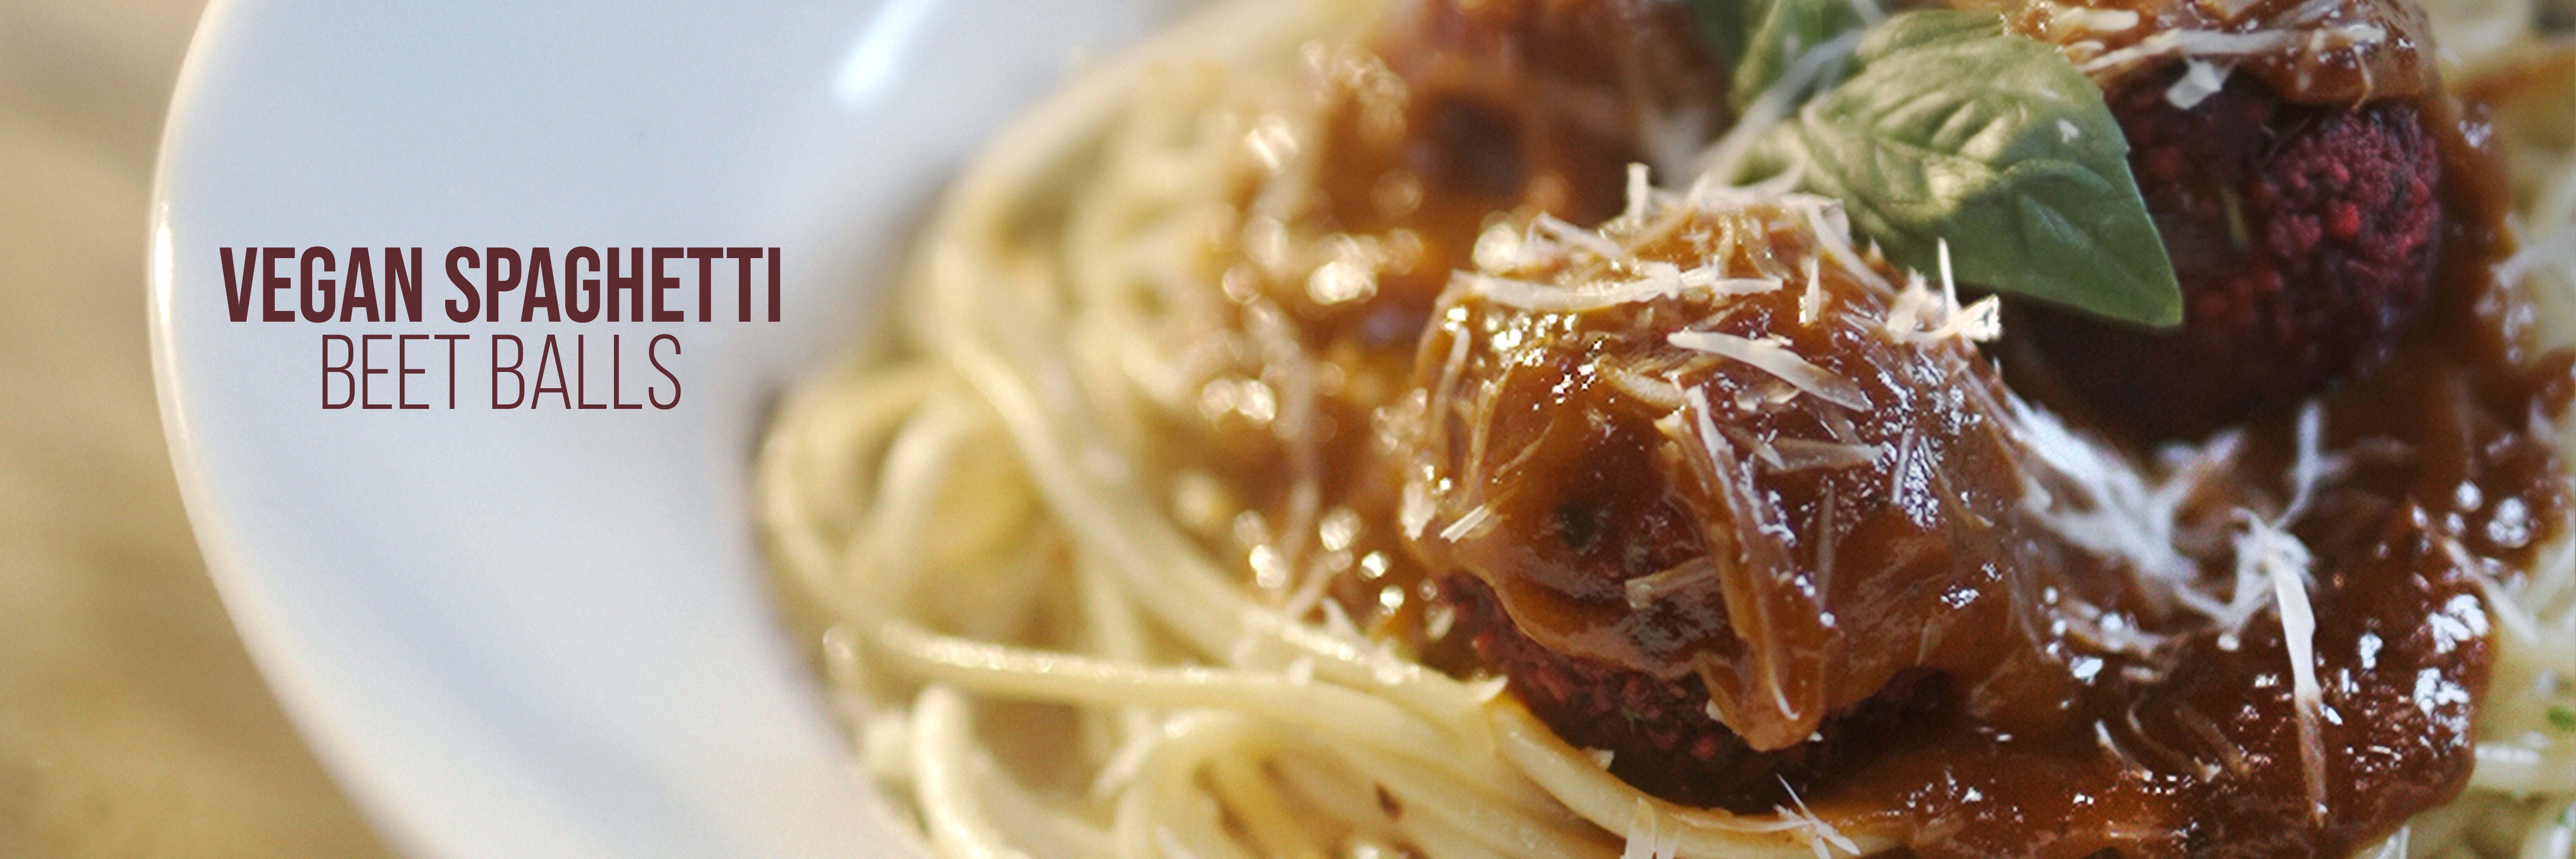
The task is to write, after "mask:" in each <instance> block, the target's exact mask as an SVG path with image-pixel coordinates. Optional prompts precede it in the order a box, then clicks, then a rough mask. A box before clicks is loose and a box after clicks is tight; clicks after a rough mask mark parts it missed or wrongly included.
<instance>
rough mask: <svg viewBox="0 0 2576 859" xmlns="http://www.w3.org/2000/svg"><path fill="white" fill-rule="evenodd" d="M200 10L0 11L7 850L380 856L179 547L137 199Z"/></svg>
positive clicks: (145, 1) (183, 524) (28, 854)
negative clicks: (147, 325) (147, 320)
mask: <svg viewBox="0 0 2576 859" xmlns="http://www.w3.org/2000/svg"><path fill="white" fill-rule="evenodd" d="M199 5H200V2H199V0H60V2H50V0H37V2H26V0H0V857H5V859H67V858H68V857H83V859H86V857H308V856H310V857H338V856H359V857H367V856H383V855H386V853H387V851H386V849H385V848H384V846H383V845H382V844H381V843H379V842H378V841H377V840H376V838H375V836H374V835H373V834H372V833H371V832H370V831H369V830H368V828H367V825H366V823H365V821H364V820H362V819H361V818H360V817H359V816H358V814H357V813H356V812H355V811H354V810H353V809H351V808H350V806H349V802H348V800H347V799H346V798H344V797H343V796H342V795H341V794H340V792H339V789H338V788H337V787H336V786H334V785H333V784H332V782H331V780H330V778H329V777H328V776H327V775H325V774H324V773H323V772H322V769H321V767H320V766H319V765H318V764H316V763H315V762H314V759H313V755H312V754H311V753H310V752H309V751H307V750H306V749H305V747H304V744H303V742H302V740H300V739H299V738H298V737H297V736H296V735H295V732H294V729H293V728H292V727H290V726H289V725H288V724H287V721H286V719H285V716H284V715H283V714H282V713H280V712H279V710H278V706H277V704H276V702H275V700H274V699H272V698H271V697H270V695H269V692H268V689H267V687H266V686H264V685H263V684H262V683H261V682H260V679H259V676H258V674H257V672H256V671H255V670H254V669H253V668H252V666H251V663H250V659H249V657H248V656H247V655H245V654H244V653H243V651H242V646H241V643H240V641H239V639H237V638H236V637H235V636H234V634H233V630H232V626H231V624H230V623H229V622H228V621H227V620H226V619H225V617H224V612H223V607H222V605H221V604H220V603H219V602H218V601H217V600H216V596H215V591H214V588H213V586H212V584H211V583H210V582H208V581H207V579H206V574H205V568H204V566H203V565H202V563H201V562H200V561H199V559H198V557H197V549H196V543H195V541H194V539H193V538H192V537H190V535H189V533H188V523H187V519H186V516H185V514H184V513H183V512H182V511H181V509H180V506H179V493H178V488H177V486H176V485H175V484H174V483H173V481H172V478H171V474H170V461H169V456H168V453H167V450H166V448H164V447H163V444H162V438H161V423H160V417H159V414H158V412H157V411H156V407H155V405H154V399H153V391H152V368H151V362H150V357H149V347H148V345H147V342H146V335H145V331H144V282H143V276H144V274H143V273H144V207H145V201H146V198H147V196H148V195H149V194H150V192H151V186H152V161H153V152H154V149H155V147H156V146H157V145H158V143H159V139H160V134H161V117H162V113H163V110H164V109H165V107H166V106H167V105H168V103H169V97H170V88H171V84H172V82H173V81H174V79H175V78H176V76H177V74H178V70H179V60H180V57H181V56H182V55H183V54H185V52H186V50H187V45H188V36H189V33H190V32H191V31H192V30H193V29H194V28H195V26H196V21H197V13H198V9H199Z"/></svg>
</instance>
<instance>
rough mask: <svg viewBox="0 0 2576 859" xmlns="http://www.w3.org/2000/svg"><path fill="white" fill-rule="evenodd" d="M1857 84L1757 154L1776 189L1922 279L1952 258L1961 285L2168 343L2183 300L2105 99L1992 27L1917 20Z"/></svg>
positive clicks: (1929, 17)
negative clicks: (1779, 185)
mask: <svg viewBox="0 0 2576 859" xmlns="http://www.w3.org/2000/svg"><path fill="white" fill-rule="evenodd" d="M1856 59H1857V61H1858V62H1859V64H1860V65H1859V69H1858V71H1857V72H1856V73H1855V74H1853V75H1852V76H1850V77H1849V78H1846V79H1845V80H1844V81H1843V82H1842V83H1841V84H1839V85H1837V86H1835V87H1834V88H1833V89H1832V90H1829V91H1827V92H1825V93H1824V94H1823V95H1821V96H1818V97H1817V98H1816V99H1814V100H1813V101H1810V102H1808V103H1807V104H1806V105H1805V106H1804V107H1803V108H1801V109H1800V110H1799V113H1798V115H1797V117H1796V118H1795V119H1794V120H1793V121H1788V122H1783V123H1782V124H1781V125H1780V126H1779V127H1778V128H1776V129H1773V131H1772V132H1771V134H1770V135H1769V136H1768V137H1766V138H1765V139H1764V140H1763V142H1762V143H1761V145H1760V146H1758V147H1757V149H1756V152H1755V158H1754V159H1753V167H1754V169H1755V170H1756V171H1758V172H1762V173H1770V172H1776V171H1779V170H1786V169H1792V168H1801V167H1802V168H1803V172H1802V173H1801V174H1800V175H1801V177H1802V178H1801V180H1800V181H1801V184H1802V185H1803V186H1804V187H1806V188H1807V189H1808V190H1811V191H1814V192H1816V193H1819V194H1824V195H1827V196H1832V197H1839V198H1841V199H1842V200H1843V201H1844V202H1845V204H1846V205H1847V206H1848V207H1849V209H1850V213H1851V217H1852V225H1853V227H1854V228H1856V229H1857V230H1858V231H1859V232H1860V233H1862V234H1863V235H1866V236H1868V237H1870V238H1872V239H1874V240H1876V241H1877V242H1878V243H1879V246H1880V247H1881V248H1882V249H1884V250H1885V251H1886V253H1887V254H1888V256H1889V258H1891V259H1893V260H1895V261H1896V262H1897V263H1898V264H1901V265H1904V266H1907V267H1910V268H1913V269H1915V270H1918V271H1931V270H1933V268H1934V266H1935V265H1936V262H1935V260H1936V257H1937V253H1938V251H1937V246H1938V243H1939V242H1940V241H1942V240H1945V239H1946V240H1947V241H1948V242H1949V245H1950V255H1951V259H1952V262H1953V266H1954V269H1955V271H1956V274H1957V276H1958V278H1959V279H1960V280H1963V281H1967V282H1970V283H1976V284H1981V285H1984V286H1988V287H1992V288H1995V289H2000V290H2005V291H2008V292H2015V293H2019V294H2022V295H2026V296H2029V297H2032V298H2037V299H2042V300H2046V301H2051V302H2056V303H2059V304H2063V305H2067V306H2069V307H2073V308H2076V309H2078V310H2084V311H2088V312H2091V313H2095V314H2099V315H2102V316H2107V317H2110V318H2113V319H2119V320H2125V321H2129V322H2134V323H2138V324H2142V325H2148V326H2154V327H2167V326H2172V325H2175V324H2179V323H2180V322H2181V321H2182V292H2181V289H2180V287H2179V286H2177V285H2176V283H2175V281H2174V274H2173V263H2172V261H2171V260H2170V259H2168V258H2167V257H2166V255H2165V249H2164V243H2163V240H2162V239H2161V238H2159V237H2158V235H2157V233H2156V226H2155V222H2154V221H2153V220H2151V219H2150V218H2149V217H2148V216H2147V208H2146V203H2145V201H2144V200H2143V199H2141V198H2140V196H2139V194H2138V187H2137V182H2136V180H2135V179H2134V178H2132V177H2131V176H2130V175H2129V166H2128V159H2127V156H2128V150H2129V144H2128V140H2127V139H2126V138H2125V137H2123V136H2122V135H2121V133H2120V127H2119V125H2118V124H2117V123H2116V122H2114V121H2113V120H2112V118H2111V111H2110V108H2109V107H2108V106H2107V105H2105V104H2103V101H2102V93H2101V90H2099V89H2097V88H2095V87H2094V85H2093V83H2092V82H2091V81H2089V80H2086V79H2085V77H2084V75H2083V74H2082V73H2081V72H2078V71H2076V69H2075V67H2074V65H2073V64H2071V63H2068V62H2067V61H2066V59H2065V58H2064V57H2061V56H2059V55H2058V53H2057V52H2056V51H2055V50H2053V49H2051V48H2049V47H2048V46H2046V45H2043V44H2040V43H2039V42H2036V41H2033V40H2030V39H2025V38H2021V37H2018V36H2012V35H2007V34H2005V33H2004V32H2003V31H2002V23H2001V21H2000V20H1998V19H1997V18H1996V16H1995V15H1994V14H1992V13H1976V12H1965V11H1951V10H1934V11H1922V12H1909V13H1905V14H1902V15H1897V16H1895V17H1892V18H1889V19H1888V20H1887V21H1886V22H1885V23H1883V24H1881V25H1879V26H1878V27H1877V28H1875V29H1873V30H1871V31H1870V33H1869V35H1868V36H1867V37H1866V38H1865V39H1864V40H1863V41H1862V42H1861V45H1860V49H1859V52H1858V54H1857V56H1856Z"/></svg>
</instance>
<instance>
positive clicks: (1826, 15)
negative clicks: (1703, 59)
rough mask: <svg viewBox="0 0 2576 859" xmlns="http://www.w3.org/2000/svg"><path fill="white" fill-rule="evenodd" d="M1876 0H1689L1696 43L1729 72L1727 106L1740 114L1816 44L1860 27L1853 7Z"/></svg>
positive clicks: (1857, 13)
mask: <svg viewBox="0 0 2576 859" xmlns="http://www.w3.org/2000/svg"><path fill="white" fill-rule="evenodd" d="M1875 2H1876V0H1691V12H1692V19H1693V20H1695V21H1697V22H1698V24H1699V32H1700V41H1701V43H1702V44H1705V45H1707V46H1708V50H1709V56H1710V57H1711V58H1712V59H1714V60H1716V61H1717V65H1718V67H1719V68H1724V69H1727V70H1728V79H1727V101H1728V102H1729V103H1730V104H1733V105H1734V106H1735V109H1736V110H1739V111H1741V110H1743V109H1744V108H1745V107H1746V106H1747V105H1750V104H1752V103H1753V100H1754V99H1757V98H1760V97H1762V93H1763V91H1765V90H1768V89H1770V88H1771V85H1772V84H1773V83H1776V82H1778V81H1779V80H1780V75H1781V73H1783V72H1786V71H1788V69H1789V64H1790V63H1793V62H1796V61H1797V59H1798V57H1799V56H1800V55H1803V54H1805V53H1806V52H1807V51H1808V50H1810V49H1812V48H1814V47H1816V46H1817V45H1821V44H1824V43H1826V42H1829V41H1832V40H1833V39H1834V37H1836V36H1840V35H1842V34H1844V33H1848V32H1851V31H1854V30H1858V29H1860V28H1861V26H1862V25H1863V23H1864V22H1863V21H1862V20H1861V10H1860V7H1859V6H1857V5H1855V4H1856V3H1875Z"/></svg>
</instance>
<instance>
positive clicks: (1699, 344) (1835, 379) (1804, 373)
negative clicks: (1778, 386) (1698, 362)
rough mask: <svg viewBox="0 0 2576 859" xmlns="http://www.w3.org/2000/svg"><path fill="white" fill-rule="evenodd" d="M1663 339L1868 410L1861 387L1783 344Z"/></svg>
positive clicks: (1706, 336)
mask: <svg viewBox="0 0 2576 859" xmlns="http://www.w3.org/2000/svg"><path fill="white" fill-rule="evenodd" d="M1664 339H1665V341H1666V342H1669V343H1671V344H1673V345H1675V346H1679V347H1681V348H1684V349H1689V350H1692V351H1695V352H1706V353H1709V354H1711V355H1716V356H1719V357H1723V358H1731V359H1734V360H1736V361H1739V362H1742V363H1744V364H1746V365H1748V366H1751V367H1753V368H1754V369H1757V370H1761V371H1763V372H1765V373H1769V374H1771V375H1772V376H1775V377H1777V378H1779V379H1780V381H1783V382H1787V383H1789V384H1790V386H1791V387H1795V388H1797V389H1798V390H1799V391H1801V392H1804V393H1807V394H1812V395H1814V396H1815V397H1816V398H1817V399H1820V400H1824V401H1825V402H1829V403H1833V404H1834V405H1838V406H1842V407H1843V408H1847V409H1851V410H1854V411H1868V410H1869V395H1868V394H1867V393H1865V392H1863V391H1861V389H1860V386H1859V385H1857V384H1854V383H1853V382H1852V380H1850V379H1846V378H1843V377H1841V376H1838V375H1835V374H1833V373H1832V372H1831V371H1828V370H1826V369H1824V368H1822V367H1818V366H1816V365H1814V364H1811V363H1808V362H1807V359H1805V358H1801V357H1799V356H1798V354H1797V353H1795V352H1791V351H1789V348H1788V347H1787V346H1786V345H1783V342H1782V341H1780V340H1777V339H1763V340H1754V339H1750V338H1745V337H1738V336H1735V335H1733V334H1728V333H1725V332H1722V331H1676V332H1673V333H1672V334H1671V335H1670V336H1668V337H1665V338H1664Z"/></svg>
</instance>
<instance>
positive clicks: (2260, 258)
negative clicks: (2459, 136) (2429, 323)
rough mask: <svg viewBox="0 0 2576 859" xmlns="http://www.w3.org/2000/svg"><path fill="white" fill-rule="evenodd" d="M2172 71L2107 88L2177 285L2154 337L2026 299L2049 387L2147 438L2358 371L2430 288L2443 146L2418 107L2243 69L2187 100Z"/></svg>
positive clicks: (2021, 317)
mask: <svg viewBox="0 0 2576 859" xmlns="http://www.w3.org/2000/svg"><path fill="white" fill-rule="evenodd" d="M2180 74H2181V69H2180V67H2179V66H2177V67H2176V68H2175V69H2173V70H2171V71H2170V72H2169V73H2167V74H2164V75H2161V76H2157V75H2149V76H2145V77H2143V78H2142V79H2141V80H2140V82H2139V83H2136V84H2133V85H2130V86H2128V87H2126V88H2125V89H2122V90H2120V91H2116V92H2112V93H2110V94H2109V102H2110V107H2111V112H2112V114H2113V115H2114V116H2115V117H2117V118H2118V120H2119V123H2120V129H2121V130H2122V131H2123V132H2125V133H2126V134H2127V135H2128V139H2129V147H2130V149H2129V168H2130V171H2131V172H2132V173H2133V174H2135V175H2136V177H2137V181H2138V188H2139V190H2140V191H2141V192H2143V193H2144V195H2145V197H2146V203H2147V211H2148V213H2149V214H2151V215H2152V216H2153V217H2154V218H2155V222H2156V228H2157V229H2158V230H2159V231H2161V232H2162V233H2163V235H2164V242H2165V249H2166V250H2167V251H2168V252H2169V253H2170V254H2171V256H2172V258H2173V265H2174V274H2175V275H2176V276H2177V277H2178V278H2179V279H2180V281H2181V284H2182V295H2183V302H2184V308H2185V309H2184V322H2183V326H2182V327H2181V328H2180V329H2178V330H2175V331H2170V332H2162V333H2154V332H2147V331H2142V330H2138V329H2134V328H2128V327H2122V326H2120V325H2118V324H2116V323H2110V322H2104V321H2099V320H2095V319H2091V318H2087V317H2079V316H2077V315H2075V314H2073V313H2071V312H2068V311H2061V310H2055V309H2049V308H2041V307H2033V306H2023V307H2017V308H2015V311H2014V312H2015V315H2016V320H2015V321H2016V322H2017V323H2019V324H2014V323H2007V325H2006V330H2009V331H2016V332H2028V336H2030V337H2031V338H2032V340H2033V342H2035V343H2036V345H2037V346H2038V348H2039V350H2040V352H2041V353H2042V355H2043V356H2044V358H2045V360H2046V361H2047V362H2048V364H2049V365H2050V367H2051V369H2052V371H2053V373H2054V374H2055V375H2056V376H2057V377H2058V381H2059V384H2058V387H2060V388H2062V389H2063V390H2066V391H2069V392H2072V393H2073V395H2074V396H2077V397H2080V398H2083V399H2084V400H2085V401H2086V404H2087V405H2089V406H2091V407H2092V408H2094V409H2096V410H2097V411H2098V412H2099V413H2100V414H2101V415H2102V416H2104V417H2106V418H2109V419H2111V420H2112V421H2114V422H2116V423H2119V424H2122V425H2125V426H2127V427H2128V428H2130V429H2132V430H2134V431H2136V432H2138V433H2139V434H2140V435H2142V436H2143V437H2145V438H2148V439H2166V438H2178V437H2179V438H2190V437H2197V436H2200V435H2204V434H2206V433H2208V432H2209V431H2211V430H2213V429H2216V428H2218V427H2221V426H2225V425H2228V424H2230V423H2234V422H2236V421H2239V420H2242V419H2244V418H2245V417H2247V416H2248V415H2250V414H2252V413H2254V412H2256V411H2260V410H2264V409H2266V408H2273V407H2278V406H2280V405H2282V404H2284V403H2288V402H2292V401H2295V400H2298V399H2300V398H2303V397H2305V396H2307V395H2309V394H2312V393H2315V392H2317V391H2318V390H2320V389H2322V388H2324V387H2326V386H2328V385H2330V384H2332V383H2334V382H2336V381H2337V380H2340V379H2344V378H2350V377H2354V376H2358V375H2361V374H2365V373H2368V372H2370V371H2371V370H2373V369H2375V368H2377V367H2378V366H2379V365H2380V364H2381V363H2382V362H2384V361H2386V360H2387V359H2388V356H2389V354H2390V353H2391V352H2392V351H2393V350H2394V348H2395V346H2396V344H2397V341H2398V339H2399V337H2400V336H2401V335H2402V334H2403V333H2404V331H2405V330H2406V327H2407V325H2408V324H2409V323H2411V322H2412V321H2414V319H2415V317H2416V316H2418V315H2419V313H2420V312H2421V311H2422V310H2423V308H2424V306H2425V304H2426V301H2427V297H2428V296H2429V294H2430V293H2431V291H2432V285H2433V280H2434V270H2435V266H2436V263H2437V261H2438V258H2439V256H2440V252H2441V224H2442V207H2441V200H2440V198H2439V196H2438V195H2437V193H2436V187H2437V186H2438V185H2439V184H2440V181H2441V173H2442V166H2441V158H2440V154H2439V152H2438V151H2437V145H2436V143H2435V141H2434V139H2433V136H2432V135H2431V134H2430V133H2428V132H2427V131H2426V130H2425V128H2424V124H2423V121H2422V119H2421V118H2420V117H2419V116H2418V115H2417V111H2416V109H2415V106H2414V105H2413V104H2411V103H2407V102H2404V101H2396V100H2384V101H2376V102H2369V103H2365V104H2363V105H2361V106H2359V107H2358V108H2354V107H2352V106H2349V105H2302V104H2293V103H2291V102H2288V101H2286V100H2284V99H2283V98H2282V97H2281V96H2280V95H2279V94H2277V93H2276V92H2274V91H2273V90H2272V89H2271V87H2270V86H2269V85H2267V84H2264V83H2263V82H2261V81H2260V80H2257V79H2256V78H2254V77H2253V76H2251V75H2235V76H2232V77H2231V78H2230V79H2229V80H2228V81H2227V84H2226V86H2225V87H2224V88H2223V89H2221V90H2220V91H2219V92H2217V93H2215V94H2212V95H2210V96H2208V97H2207V98H2205V99H2203V100H2202V101H2201V102H2200V103H2198V104H2196V105H2193V106H2192V107H2191V108H2189V109H2182V108H2177V107H2174V106H2173V105H2172V103H2170V102H2169V101H2167V99H2166V89H2167V87H2168V86H2169V85H2170V84H2171V83H2172V81H2173V80H2174V79H2175V78H2176V77H2177V76H2179V75H2180Z"/></svg>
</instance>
